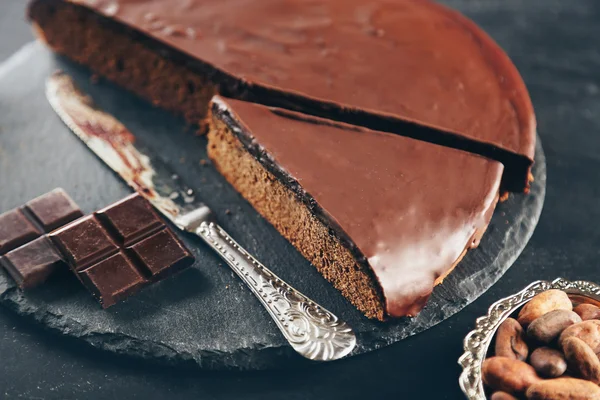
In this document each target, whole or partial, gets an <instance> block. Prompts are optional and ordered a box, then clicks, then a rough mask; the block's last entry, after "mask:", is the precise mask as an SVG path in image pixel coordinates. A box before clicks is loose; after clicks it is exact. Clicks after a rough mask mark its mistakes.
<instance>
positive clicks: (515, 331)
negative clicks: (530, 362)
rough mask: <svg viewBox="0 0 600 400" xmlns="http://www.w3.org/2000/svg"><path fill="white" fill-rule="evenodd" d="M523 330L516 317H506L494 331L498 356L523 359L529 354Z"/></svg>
mask: <svg viewBox="0 0 600 400" xmlns="http://www.w3.org/2000/svg"><path fill="white" fill-rule="evenodd" d="M524 336H525V335H524V331H523V328H522V327H521V324H519V323H518V322H517V320H516V319H513V318H507V319H506V321H504V322H503V323H502V324H501V325H500V326H499V327H498V330H497V331H496V352H495V355H497V356H500V357H508V358H514V359H517V360H520V361H525V360H526V359H527V355H528V354H529V349H528V348H527V343H525V338H524Z"/></svg>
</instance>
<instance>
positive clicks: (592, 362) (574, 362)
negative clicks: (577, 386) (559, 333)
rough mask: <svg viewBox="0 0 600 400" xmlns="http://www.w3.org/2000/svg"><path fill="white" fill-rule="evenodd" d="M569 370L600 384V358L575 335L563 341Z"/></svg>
mask: <svg viewBox="0 0 600 400" xmlns="http://www.w3.org/2000/svg"><path fill="white" fill-rule="evenodd" d="M562 348H563V352H564V353H565V358H566V359H567V363H568V365H569V370H571V371H572V372H574V373H575V374H576V375H578V376H580V377H581V378H583V379H586V380H588V381H591V382H594V383H595V384H600V360H598V356H597V355H596V353H594V351H593V350H592V349H591V347H590V346H588V345H587V344H586V343H585V342H584V341H583V340H581V339H579V338H576V337H574V336H572V337H568V338H566V339H565V340H563V341H562Z"/></svg>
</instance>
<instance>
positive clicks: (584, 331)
mask: <svg viewBox="0 0 600 400" xmlns="http://www.w3.org/2000/svg"><path fill="white" fill-rule="evenodd" d="M572 336H574V337H577V338H579V339H581V340H583V341H584V342H585V343H587V345H588V346H590V347H591V348H592V350H593V351H594V353H598V352H600V321H598V320H595V319H594V320H589V321H583V322H580V323H578V324H574V325H571V326H569V327H568V328H567V329H565V330H564V331H563V332H562V333H561V334H560V338H559V340H558V341H559V344H560V345H561V347H562V342H563V340H565V339H566V338H568V337H572Z"/></svg>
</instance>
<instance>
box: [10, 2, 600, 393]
mask: <svg viewBox="0 0 600 400" xmlns="http://www.w3.org/2000/svg"><path fill="white" fill-rule="evenodd" d="M444 2H445V3H447V4H450V5H452V6H454V7H455V8H458V9H459V10H461V11H463V12H464V13H465V14H467V15H469V16H470V17H471V18H473V19H474V20H475V21H477V22H478V23H479V24H480V25H482V26H483V27H484V28H485V29H486V30H487V31H488V32H489V33H490V34H491V35H492V36H493V37H494V38H495V39H496V40H497V41H498V42H499V43H500V44H501V45H502V46H503V47H504V48H505V49H506V50H507V52H508V53H509V55H510V56H511V57H512V58H513V60H514V61H515V63H516V64H517V66H518V67H519V69H520V70H521V72H522V74H523V76H524V78H525V81H526V83H527V85H528V87H529V89H530V91H531V95H532V98H533V102H534V105H535V107H536V112H537V117H538V122H539V133H540V136H541V137H542V140H543V144H544V149H545V152H546V156H547V162H548V188H547V198H546V203H545V209H544V212H543V214H542V218H541V221H540V223H539V225H538V228H537V230H536V232H535V234H534V236H533V238H532V240H531V242H530V244H529V245H528V247H527V248H526V250H525V251H524V253H523V254H522V255H521V257H520V258H519V260H518V261H517V262H516V263H515V265H514V266H513V267H512V268H511V269H510V270H509V272H508V273H507V274H506V275H505V276H504V277H503V278H502V279H501V280H500V282H499V283H497V284H496V285H495V286H493V287H492V289H490V290H489V291H488V292H487V293H486V294H484V295H483V296H481V297H480V298H479V299H478V300H477V301H475V302H474V303H473V304H471V305H470V306H468V307H467V308H465V309H464V310H463V311H462V312H460V313H458V314H457V315H455V316H454V317H452V318H450V319H448V320H447V321H445V322H443V323H441V324H440V325H438V326H436V327H434V328H432V329H430V330H428V331H426V332H425V333H422V334H420V335H417V336H415V337H412V338H409V339H407V340H405V341H402V342H400V343H397V344H396V345H393V346H390V347H388V348H386V349H383V350H381V351H378V352H374V353H370V354H367V355H363V356H358V357H354V358H352V359H348V360H343V361H340V362H336V363H333V364H327V365H317V366H314V367H311V368H310V369H303V370H296V371H291V372H290V371H288V372H285V373H282V372H277V371H267V372H225V373H224V372H219V373H214V372H213V373H208V372H205V371H202V370H200V369H198V368H197V367H195V366H194V365H183V366H178V367H165V366H163V365H158V364H152V363H149V362H141V361H138V360H134V359H131V358H127V357H119V356H116V355H114V354H109V353H105V352H102V351H99V350H96V349H94V348H92V347H90V346H88V345H85V344H82V343H80V342H78V341H76V340H72V339H68V338H63V337H61V336H58V335H57V334H54V333H51V332H48V331H45V330H44V329H43V328H42V327H41V326H40V325H38V324H35V323H33V322H31V321H28V320H26V319H22V318H20V317H17V316H15V315H13V314H11V313H10V312H9V311H6V310H4V309H0V397H1V398H26V399H70V398H75V399H79V398H89V399H96V398H142V399H164V398H195V399H213V398H238V399H254V398H256V399H282V398H288V399H296V398H297V399H304V398H318V399H326V398H345V399H350V398H367V399H377V398H386V397H392V396H393V397H394V398H400V399H404V398H406V399H411V398H419V399H460V398H461V397H462V395H461V392H460V389H459V388H458V383H457V379H458V375H459V373H460V368H459V366H458V365H457V364H456V360H457V359H458V357H459V356H460V354H461V353H462V339H463V337H464V336H465V334H466V333H467V332H468V331H469V330H471V329H472V327H473V323H474V320H475V318H476V317H478V316H480V315H482V314H484V313H485V312H486V309H487V307H488V306H489V305H490V304H491V303H492V302H494V301H495V300H496V299H498V298H500V297H504V296H506V295H508V294H511V293H513V292H515V291H517V290H519V289H521V288H522V287H524V286H525V285H527V284H528V283H530V282H531V281H533V280H537V279H553V278H555V277H558V276H563V277H565V278H569V279H588V280H594V281H597V282H598V281H600V268H599V267H600V262H599V261H598V258H599V256H600V246H598V243H600V229H597V226H598V225H600V47H599V46H598V42H597V38H598V37H600V23H598V22H600V2H598V1H597V0H572V1H569V2H567V1H561V0H445V1H444ZM24 5H25V2H24V1H23V0H0V60H3V59H5V58H7V57H8V56H10V54H11V53H12V52H13V51H15V50H17V49H18V48H19V47H20V46H21V45H22V44H24V43H26V42H27V41H29V40H31V39H32V37H31V35H30V33H29V29H28V27H27V26H26V24H25V23H24V21H23V9H24ZM23 112H26V110H24V111H23ZM0 135H2V121H0ZM0 157H2V151H1V149H0ZM2 190H5V188H0V196H1V195H2Z"/></svg>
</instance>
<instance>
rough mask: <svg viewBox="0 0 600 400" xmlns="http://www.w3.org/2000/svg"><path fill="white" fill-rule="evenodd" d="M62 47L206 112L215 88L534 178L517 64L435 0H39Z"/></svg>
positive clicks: (156, 99)
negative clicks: (462, 152) (423, 143)
mask: <svg viewBox="0 0 600 400" xmlns="http://www.w3.org/2000/svg"><path fill="white" fill-rule="evenodd" d="M29 17H30V19H31V20H32V22H33V24H34V27H35V28H36V31H37V33H38V35H39V37H40V38H42V39H43V40H44V41H45V42H46V43H48V45H49V46H50V47H51V48H52V49H54V50H55V51H57V52H58V53H61V54H64V55H66V56H68V57H70V58H72V59H74V60H76V61H78V62H80V63H82V64H85V65H87V66H89V67H90V68H91V69H92V70H94V71H95V72H97V73H99V74H101V75H103V76H105V77H107V78H109V79H111V80H113V81H115V82H117V83H119V84H120V85H122V86H124V87H126V88H128V89H130V90H132V91H134V92H136V93H138V94H139V95H141V96H143V97H145V98H146V99H148V100H150V101H152V102H153V103H154V104H156V105H158V106H160V107H163V108H166V109H169V110H173V111H177V112H179V113H181V114H184V115H185V116H186V117H187V118H188V119H189V120H190V121H192V122H194V123H198V122H200V121H201V120H202V119H204V118H205V117H206V113H207V106H208V102H209V101H210V99H211V97H212V96H213V95H214V94H215V93H221V94H223V95H225V96H227V97H231V98H237V99H243V100H247V101H251V102H255V103H261V104H265V105H269V106H277V107H280V108H285V109H290V110H295V111H300V112H303V113H305V114H311V115H316V116H321V117H326V118H329V119H333V120H338V121H343V122H347V123H350V124H353V125H360V126H365V127H368V128H371V129H376V130H382V131H386V132H393V133H396V134H400V135H404V136H409V137H415V138H418V139H421V140H425V141H430V142H434V143H438V144H442V145H444V146H447V147H454V148H457V149H462V150H466V151H469V152H472V153H476V154H480V155H484V156H486V157H488V158H492V159H495V160H498V161H500V162H502V163H503V164H504V166H505V173H504V177H503V188H504V189H506V190H513V191H523V190H526V189H527V186H528V176H529V170H530V167H531V164H532V162H533V156H534V145H535V118H534V114H533V108H532V105H531V101H530V99H529V95H528V93H527V90H526V88H525V85H524V84H523V81H522V79H521V77H520V76H519V74H518V72H517V70H516V68H515V67H514V65H513V64H512V63H511V61H510V60H509V58H508V57H507V56H506V54H505V53H504V52H503V51H502V50H501V49H500V48H499V47H498V46H497V45H496V44H495V43H494V42H493V40H492V39H490V37H489V36H488V35H486V34H485V33H484V32H483V31H482V30H481V29H479V28H478V27H477V26H476V25H475V24H474V23H473V22H471V21H470V20H468V19H467V18H465V17H463V16H462V15H460V14H458V13H456V12H454V11H451V10H449V9H447V8H445V7H443V6H440V5H437V4H435V3H433V2H430V1H427V0H312V1H304V0H135V1H133V0H33V1H32V2H31V5H30V8H29Z"/></svg>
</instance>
